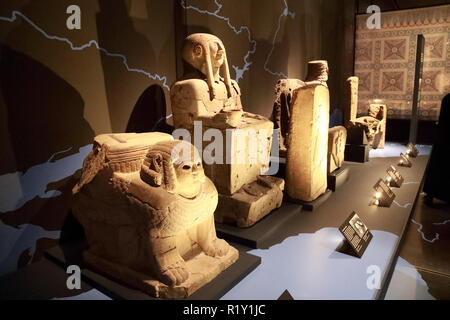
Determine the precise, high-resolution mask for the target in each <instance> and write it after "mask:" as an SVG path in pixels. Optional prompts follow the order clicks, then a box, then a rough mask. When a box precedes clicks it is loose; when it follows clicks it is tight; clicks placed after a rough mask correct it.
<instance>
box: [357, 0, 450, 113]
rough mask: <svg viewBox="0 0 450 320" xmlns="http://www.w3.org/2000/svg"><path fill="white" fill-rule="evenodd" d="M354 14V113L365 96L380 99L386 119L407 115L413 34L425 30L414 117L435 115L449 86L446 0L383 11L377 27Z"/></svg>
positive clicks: (365, 101)
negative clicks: (356, 86) (385, 107)
mask: <svg viewBox="0 0 450 320" xmlns="http://www.w3.org/2000/svg"><path fill="white" fill-rule="evenodd" d="M368 16H369V15H360V16H358V17H357V30H356V54H355V74H356V76H358V77H359V80H360V81H359V103H358V114H366V113H367V109H368V104H369V100H370V99H383V100H384V101H385V102H386V104H387V105H388V110H389V111H388V117H389V118H391V119H409V118H410V116H411V106H412V96H413V84H414V69H415V55H416V42H417V35H418V34H423V35H424V36H425V56H424V66H423V76H422V87H421V103H420V106H419V119H420V120H431V121H435V120H437V119H438V117H439V108H440V105H441V100H442V98H443V96H444V95H445V93H448V92H450V5H446V6H439V7H432V8H424V9H413V10H402V11H396V12H385V13H382V14H381V28H380V29H374V30H370V29H368V28H367V26H366V21H367V18H368Z"/></svg>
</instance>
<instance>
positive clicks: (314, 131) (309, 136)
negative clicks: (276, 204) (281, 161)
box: [286, 81, 330, 201]
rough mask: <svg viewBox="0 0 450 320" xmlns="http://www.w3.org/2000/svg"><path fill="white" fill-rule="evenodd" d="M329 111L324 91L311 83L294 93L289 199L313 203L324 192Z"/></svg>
mask: <svg viewBox="0 0 450 320" xmlns="http://www.w3.org/2000/svg"><path fill="white" fill-rule="evenodd" d="M329 111H330V96H329V92H328V87H326V86H324V85H323V84H321V83H318V81H317V82H316V81H311V82H310V83H308V82H307V84H306V86H304V87H300V88H298V89H296V90H295V92H294V98H293V102H292V112H291V118H290V125H289V134H288V150H287V161H286V173H287V174H286V191H287V194H288V196H289V197H290V198H293V199H297V200H301V201H313V200H315V199H317V198H318V197H319V196H320V195H322V194H323V193H325V191H326V189H327V147H328V125H329V122H330V116H329Z"/></svg>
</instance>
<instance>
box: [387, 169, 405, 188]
mask: <svg viewBox="0 0 450 320" xmlns="http://www.w3.org/2000/svg"><path fill="white" fill-rule="evenodd" d="M386 172H387V174H388V181H387V183H386V184H387V185H388V186H389V187H394V188H400V187H401V186H402V184H403V181H404V179H403V177H402V175H401V174H400V172H398V170H397V168H395V167H394V166H390V167H389V168H388V169H387V170H386Z"/></svg>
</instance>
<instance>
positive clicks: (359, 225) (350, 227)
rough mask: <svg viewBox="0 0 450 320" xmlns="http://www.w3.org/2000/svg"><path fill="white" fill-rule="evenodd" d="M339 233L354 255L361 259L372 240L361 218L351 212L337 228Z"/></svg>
mask: <svg viewBox="0 0 450 320" xmlns="http://www.w3.org/2000/svg"><path fill="white" fill-rule="evenodd" d="M339 231H340V232H341V233H342V234H343V235H344V237H345V239H346V241H347V242H348V244H349V245H350V247H351V248H352V249H353V251H354V253H355V254H356V255H357V256H358V257H359V258H361V257H362V256H363V254H364V251H366V249H367V247H368V246H369V243H370V241H371V240H372V238H373V236H372V233H371V232H370V231H369V228H367V226H366V225H365V224H364V222H363V221H362V220H361V218H360V217H359V216H358V215H357V214H356V213H355V212H352V214H351V215H350V216H349V217H348V218H347V220H345V222H344V223H343V224H342V226H341V227H340V228H339Z"/></svg>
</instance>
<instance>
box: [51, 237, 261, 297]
mask: <svg viewBox="0 0 450 320" xmlns="http://www.w3.org/2000/svg"><path fill="white" fill-rule="evenodd" d="M237 248H238V249H239V259H238V260H237V261H236V262H235V263H234V264H233V265H231V266H230V267H229V268H227V269H226V270H225V271H222V272H221V273H219V274H218V276H217V277H215V278H214V279H213V280H212V281H211V282H208V283H207V284H206V285H204V286H202V287H201V288H200V289H198V290H197V291H196V292H194V293H193V294H192V295H190V296H189V297H188V298H186V299H189V300H217V299H220V298H221V297H222V296H223V295H224V294H225V293H226V292H227V291H228V290H230V289H231V288H232V287H234V286H235V285H236V284H237V283H239V281H240V280H242V279H243V278H244V277H245V276H247V275H248V274H249V273H250V272H251V271H253V270H254V269H255V268H256V267H257V266H258V265H259V264H260V263H261V258H260V257H257V256H254V255H252V254H249V253H246V252H245V249H243V248H242V247H239V246H237ZM85 249H86V243H85V241H83V240H81V241H78V242H72V243H69V244H65V245H61V246H57V247H54V248H52V249H49V250H47V252H46V256H47V258H48V259H50V260H51V261H53V262H54V263H56V264H58V265H59V266H61V267H62V268H64V269H65V268H67V266H69V265H78V266H80V267H81V269H82V270H81V273H82V277H83V279H84V280H85V281H86V282H88V283H89V284H90V285H92V286H94V287H96V288H98V289H99V290H100V291H103V292H104V293H105V294H107V295H109V296H111V297H113V298H115V299H127V300H128V299H130V300H160V299H158V298H155V297H153V296H152V295H149V294H146V293H144V292H142V291H144V290H137V289H135V288H133V287H131V286H130V285H128V284H125V283H124V282H122V281H117V280H116V279H113V278H111V277H110V276H109V275H107V274H105V270H103V269H102V268H100V269H92V268H90V267H88V266H86V264H85V261H84V260H83V259H82V258H81V257H82V252H83V251H84V250H85ZM106 267H107V268H109V266H106ZM108 273H110V272H108ZM198 276H200V277H201V276H202V275H198Z"/></svg>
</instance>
